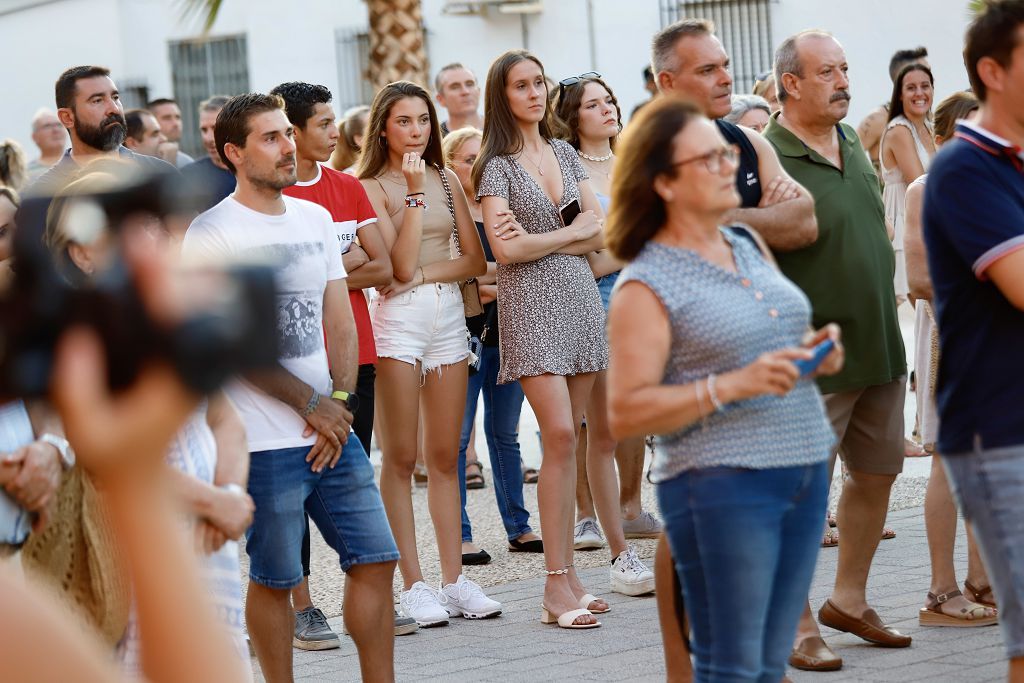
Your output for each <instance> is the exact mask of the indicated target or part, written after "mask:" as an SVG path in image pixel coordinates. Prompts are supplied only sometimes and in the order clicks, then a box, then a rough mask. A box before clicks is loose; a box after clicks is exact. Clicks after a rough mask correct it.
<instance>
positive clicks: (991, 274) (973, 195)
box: [923, 0, 1024, 683]
mask: <svg viewBox="0 0 1024 683" xmlns="http://www.w3.org/2000/svg"><path fill="white" fill-rule="evenodd" d="M964 64H965V65H966V67H967V74H968V77H969V78H970V82H971V88H972V90H973V91H974V94H975V95H977V97H978V100H979V101H980V102H981V112H980V114H979V116H978V118H977V119H976V120H975V121H974V122H961V123H959V124H958V125H957V129H956V133H955V138H956V139H955V140H953V141H952V142H950V143H949V144H947V145H945V146H944V147H943V149H942V151H941V152H940V153H939V154H938V155H937V156H936V158H935V161H934V162H933V163H932V166H931V168H930V170H929V173H928V182H927V185H926V187H925V197H924V214H923V220H924V241H925V246H926V247H927V250H928V270H929V272H930V273H931V278H932V285H933V288H934V294H935V308H936V312H937V313H938V327H939V350H940V353H941V357H942V361H941V363H940V364H939V377H938V393H937V402H938V407H939V443H938V450H939V452H940V453H941V454H942V456H943V464H944V465H945V467H946V473H947V474H948V475H949V481H950V484H951V485H952V487H953V493H954V495H955V497H956V499H957V501H958V502H959V504H960V508H961V509H962V510H963V513H964V518H965V519H966V520H967V522H968V524H970V525H971V528H972V529H973V530H974V535H975V538H976V539H977V541H978V545H979V546H980V547H981V556H982V558H983V559H984V560H985V567H986V569H987V570H988V576H989V579H991V581H992V588H993V589H994V591H995V599H996V602H997V603H998V605H999V624H1000V627H1001V629H1002V633H1003V645H1004V647H1005V648H1006V655H1007V657H1008V658H1009V659H1010V665H1009V680H1010V681H1013V682H1015V683H1016V682H1019V681H1024V562H1022V559H1021V555H1020V548H1021V545H1022V544H1024V525H1022V524H1021V520H1022V519H1024V421H1022V420H1021V419H1020V400H1021V380H1022V379H1024V357H1022V356H1021V354H1020V341H1021V339H1024V277H1022V275H1024V250H1022V247H1024V153H1022V152H1021V148H1022V147H1024V0H988V1H987V2H985V3H984V6H983V8H982V9H981V11H980V13H979V14H978V15H977V16H976V17H975V19H974V21H972V22H971V24H970V26H969V27H968V29H967V34H966V38H965V41H964Z"/></svg>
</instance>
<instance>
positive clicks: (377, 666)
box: [184, 93, 398, 681]
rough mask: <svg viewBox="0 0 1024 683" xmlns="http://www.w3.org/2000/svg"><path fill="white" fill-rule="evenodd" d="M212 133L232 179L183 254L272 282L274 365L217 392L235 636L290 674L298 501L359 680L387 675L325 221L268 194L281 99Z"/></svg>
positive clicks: (347, 351)
mask: <svg viewBox="0 0 1024 683" xmlns="http://www.w3.org/2000/svg"><path fill="white" fill-rule="evenodd" d="M214 137H215V140H216V145H217V150H218V152H219V154H220V156H221V159H222V161H223V162H224V164H225V166H227V167H228V169H229V170H230V171H231V172H232V173H234V174H235V176H236V179H237V181H238V186H237V188H236V190H235V192H234V193H233V194H231V195H230V196H228V197H227V198H226V199H224V200H223V201H221V202H220V203H219V204H217V205H216V206H214V207H213V208H212V209H210V210H209V211H206V212H205V213H203V214H200V215H199V217H197V218H196V219H195V221H193V222H192V225H191V226H190V227H189V229H188V232H187V233H186V235H185V242H184V251H185V254H186V255H187V256H191V257H199V258H203V259H207V260H211V259H217V260H221V261H234V262H237V261H260V262H263V263H269V264H270V265H271V266H272V267H274V268H275V271H276V279H277V288H278V324H277V330H268V331H267V333H268V334H277V336H278V340H279V344H280V349H279V357H280V365H279V367H278V368H276V369H275V370H272V371H268V372H262V373H260V374H259V375H251V376H249V377H247V378H246V379H245V380H242V381H238V382H237V383H236V384H235V385H234V386H232V387H230V388H229V389H228V393H229V394H230V396H231V399H232V400H233V401H234V403H235V405H236V406H237V407H238V411H239V413H240V414H241V416H242V419H243V421H244V422H245V428H246V433H247V438H248V443H249V451H250V458H251V460H250V469H249V495H250V496H252V498H253V501H254V502H255V504H256V511H255V514H254V516H253V524H252V526H251V527H250V529H249V530H248V532H247V533H246V552H247V553H248V554H249V565H250V566H249V589H248V595H247V599H246V610H245V615H246V623H247V625H248V629H249V636H250V638H251V640H252V644H253V647H254V649H255V650H256V656H257V658H258V659H259V662H260V668H261V669H262V671H263V675H264V676H265V677H266V679H267V680H268V681H290V680H292V654H291V647H292V643H291V640H292V632H293V628H294V614H293V612H292V609H291V603H290V600H289V590H290V589H291V588H293V587H294V586H296V585H298V584H299V583H300V582H301V581H302V564H301V562H300V560H299V549H300V545H301V543H302V536H303V531H304V519H303V510H305V511H306V512H307V513H308V514H309V516H310V517H311V518H312V519H313V521H314V522H315V523H316V525H317V527H318V528H319V529H320V532H321V534H322V535H323V537H324V539H325V540H326V541H327V543H328V544H329V545H330V546H331V547H332V548H334V550H335V551H337V552H338V555H339V559H340V561H341V568H342V570H343V571H345V572H346V574H347V579H346V581H345V596H344V600H345V612H344V619H345V627H346V630H347V631H348V632H349V634H351V636H352V639H353V640H354V641H355V644H356V648H357V650H358V652H359V664H360V668H361V673H362V677H363V679H364V680H390V679H392V678H393V677H394V672H393V668H394V657H393V654H394V636H393V633H392V619H393V610H392V608H393V604H392V595H391V582H392V578H393V576H394V570H395V565H396V562H397V560H398V549H397V547H396V546H395V542H394V539H393V537H392V535H391V530H390V527H389V526H388V521H387V517H386V515H385V513H384V506H383V504H382V503H381V499H380V492H379V491H378V490H377V486H376V484H375V483H374V480H373V467H372V465H370V462H369V459H368V458H367V457H366V455H365V453H364V451H363V449H362V446H361V445H360V443H359V440H358V439H354V438H352V439H350V438H349V433H350V429H351V424H352V412H351V410H350V407H354V406H350V404H349V402H350V401H352V403H353V404H354V401H353V400H352V397H351V394H352V393H353V392H354V391H355V384H356V353H357V343H356V339H357V337H356V331H355V324H354V322H353V318H352V310H351V307H350V305H349V298H348V296H347V287H346V284H345V268H344V266H343V265H342V261H341V253H340V251H339V250H338V248H337V246H336V245H337V237H336V236H335V234H334V225H333V222H332V220H331V217H330V214H329V213H328V212H327V211H326V210H325V209H323V208H322V207H320V206H317V205H316V204H313V203H311V202H306V201H303V200H300V199H294V198H292V197H286V196H283V195H282V193H281V190H283V189H284V188H285V187H288V186H290V185H292V184H294V183H295V179H296V174H295V167H296V165H295V164H296V162H295V143H294V142H293V140H292V126H291V124H290V123H289V122H288V118H287V117H286V116H285V112H284V104H283V102H282V101H281V98H279V97H276V96H273V95H261V94H256V93H249V94H246V95H239V96H238V97H234V98H232V99H231V100H229V101H228V103H227V104H226V105H225V106H224V108H223V109H222V110H221V112H220V114H218V116H217V122H216V124H215V130H214ZM325 342H326V343H325ZM328 361H329V364H328ZM332 373H333V376H332Z"/></svg>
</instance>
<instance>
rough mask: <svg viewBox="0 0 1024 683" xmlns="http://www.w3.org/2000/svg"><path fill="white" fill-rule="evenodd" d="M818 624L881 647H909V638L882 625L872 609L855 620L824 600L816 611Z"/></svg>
mask: <svg viewBox="0 0 1024 683" xmlns="http://www.w3.org/2000/svg"><path fill="white" fill-rule="evenodd" d="M818 622H819V623H821V624H824V625H825V626H828V627H830V628H834V629H835V630H837V631H845V632H846V633H852V634H853V635H855V636H858V637H859V638H863V639H864V640H866V641H868V642H869V643H874V644H875V645H881V646H882V647H910V640H911V639H910V636H905V635H903V634H902V633H900V632H899V631H897V630H896V629H894V628H891V627H889V626H886V625H885V624H883V623H882V620H881V619H880V618H879V617H878V613H877V612H875V610H873V609H868V610H866V611H865V612H864V614H863V615H862V616H861V618H860V619H857V618H855V617H852V616H850V615H849V614H847V613H846V612H844V611H842V610H841V609H839V608H838V607H836V606H835V604H833V602H832V601H831V600H826V601H825V604H824V605H822V606H821V609H820V610H818Z"/></svg>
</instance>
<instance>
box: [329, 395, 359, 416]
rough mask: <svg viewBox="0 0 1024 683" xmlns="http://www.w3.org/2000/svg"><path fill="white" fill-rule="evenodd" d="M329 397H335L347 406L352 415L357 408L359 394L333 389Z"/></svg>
mask: <svg viewBox="0 0 1024 683" xmlns="http://www.w3.org/2000/svg"><path fill="white" fill-rule="evenodd" d="M331 398H334V399H337V400H339V401H341V402H342V403H344V404H345V406H346V407H348V411H349V412H350V413H352V414H353V415H355V414H356V411H357V410H359V396H357V395H356V394H350V393H348V392H347V391H335V392H334V393H333V394H331Z"/></svg>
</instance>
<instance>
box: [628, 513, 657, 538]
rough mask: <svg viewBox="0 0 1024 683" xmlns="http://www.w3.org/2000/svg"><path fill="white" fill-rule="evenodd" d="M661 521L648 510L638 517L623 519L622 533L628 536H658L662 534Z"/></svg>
mask: <svg viewBox="0 0 1024 683" xmlns="http://www.w3.org/2000/svg"><path fill="white" fill-rule="evenodd" d="M661 529H662V526H661V521H660V520H658V518H657V517H655V516H654V515H652V514H651V513H650V512H648V511H647V510H644V511H642V512H641V513H640V515H639V516H638V517H637V518H636V519H623V520H622V533H623V534H625V536H626V538H657V537H658V536H659V535H660V534H661Z"/></svg>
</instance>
